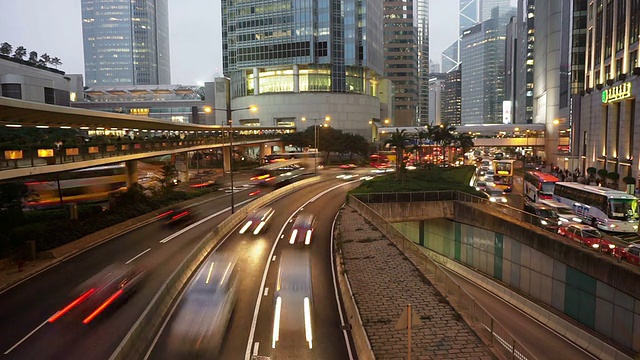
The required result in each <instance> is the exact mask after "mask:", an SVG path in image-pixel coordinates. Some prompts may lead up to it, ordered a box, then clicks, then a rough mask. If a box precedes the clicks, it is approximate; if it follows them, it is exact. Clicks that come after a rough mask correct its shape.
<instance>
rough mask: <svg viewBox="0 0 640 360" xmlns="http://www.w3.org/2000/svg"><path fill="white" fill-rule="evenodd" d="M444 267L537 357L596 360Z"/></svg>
mask: <svg viewBox="0 0 640 360" xmlns="http://www.w3.org/2000/svg"><path fill="white" fill-rule="evenodd" d="M444 270H445V271H446V272H447V273H448V274H449V275H450V276H452V278H453V279H454V280H455V281H456V282H457V283H458V284H459V285H460V286H461V287H462V288H463V289H464V290H466V291H467V292H468V293H469V294H470V295H471V296H472V297H473V298H474V299H475V300H476V302H478V304H480V305H481V306H482V307H484V308H485V310H487V312H488V313H489V314H491V316H493V318H494V319H496V321H497V322H498V323H500V325H501V326H502V327H503V328H505V329H506V330H507V331H509V332H510V333H511V335H513V337H514V339H518V341H519V342H520V343H521V344H522V345H523V346H524V347H525V348H526V349H528V350H529V351H531V352H532V353H533V355H534V356H535V357H536V358H537V359H540V360H542V359H557V358H558V354H562V357H563V358H565V359H572V360H580V359H585V360H588V359H591V360H592V359H596V358H595V357H593V356H591V355H589V354H588V353H586V352H584V351H583V350H581V349H579V348H577V347H576V346H574V345H573V344H572V343H571V342H569V341H567V340H566V339H564V338H563V337H561V336H560V335H558V334H557V333H555V332H554V331H553V330H550V329H549V328H547V327H546V326H544V325H542V324H541V323H539V322H538V321H536V320H535V319H533V318H531V317H529V316H528V315H526V314H524V313H523V312H521V311H520V310H518V309H516V308H514V307H513V306H512V305H511V304H508V303H506V302H505V301H503V300H502V299H500V298H498V297H496V296H495V295H493V294H492V293H490V292H488V291H486V290H484V289H483V288H481V287H479V286H477V285H476V284H474V283H473V282H471V281H469V280H467V279H465V278H463V277H461V276H460V275H458V274H456V273H454V272H452V271H450V270H447V269H444ZM540 344H544V346H540Z"/></svg>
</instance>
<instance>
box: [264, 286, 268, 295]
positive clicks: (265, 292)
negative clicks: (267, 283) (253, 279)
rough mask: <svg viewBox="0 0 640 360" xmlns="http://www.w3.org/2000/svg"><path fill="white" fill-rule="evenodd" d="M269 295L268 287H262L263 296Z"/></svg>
mask: <svg viewBox="0 0 640 360" xmlns="http://www.w3.org/2000/svg"><path fill="white" fill-rule="evenodd" d="M267 295H269V288H264V296H267Z"/></svg>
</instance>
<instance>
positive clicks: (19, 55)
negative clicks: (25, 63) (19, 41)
mask: <svg viewBox="0 0 640 360" xmlns="http://www.w3.org/2000/svg"><path fill="white" fill-rule="evenodd" d="M25 56H27V49H26V48H25V47H24V46H18V47H17V48H16V51H15V52H14V53H13V57H14V58H16V59H20V60H24V57H25Z"/></svg>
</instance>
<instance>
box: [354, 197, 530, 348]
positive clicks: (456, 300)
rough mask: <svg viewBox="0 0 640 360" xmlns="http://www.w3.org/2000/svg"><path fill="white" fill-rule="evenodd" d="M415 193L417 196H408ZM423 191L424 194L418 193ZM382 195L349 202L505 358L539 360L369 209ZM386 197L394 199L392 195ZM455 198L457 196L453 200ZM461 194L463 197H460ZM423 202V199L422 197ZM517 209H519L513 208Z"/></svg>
mask: <svg viewBox="0 0 640 360" xmlns="http://www.w3.org/2000/svg"><path fill="white" fill-rule="evenodd" d="M407 194H414V196H411V195H407ZM417 194H423V195H417ZM370 195H382V194H356V195H350V197H349V205H351V206H352V207H353V208H354V209H356V210H357V211H358V212H359V213H360V214H361V215H362V216H364V217H365V218H366V219H367V220H369V221H371V222H372V223H373V224H375V226H376V227H377V228H378V229H379V230H380V231H381V232H382V233H383V234H384V235H385V236H386V237H387V238H389V239H390V240H391V241H392V242H393V243H394V244H396V246H397V247H398V248H399V249H400V250H401V251H402V252H403V253H404V254H405V255H406V256H407V257H408V258H409V259H410V260H411V261H412V262H413V263H414V265H415V266H416V267H418V268H419V269H420V271H421V272H422V273H423V274H425V275H426V276H427V277H428V278H429V280H431V281H432V283H433V284H434V285H436V286H437V287H438V289H440V291H443V292H444V293H445V294H446V295H447V298H448V299H449V300H450V301H451V302H452V303H453V304H454V307H455V309H456V311H458V312H460V313H461V314H462V315H463V316H464V317H465V319H467V321H468V322H470V325H471V326H473V327H474V328H475V330H476V332H477V333H478V334H479V335H480V336H481V337H483V338H484V339H485V340H486V341H487V342H488V343H489V344H490V345H491V346H494V347H495V349H496V350H498V351H499V352H500V353H501V354H502V355H503V357H504V358H505V359H518V360H536V357H535V356H534V355H533V354H532V353H531V352H530V351H528V350H527V349H526V348H525V347H524V345H522V343H521V342H520V341H518V339H516V338H515V337H514V336H513V335H512V334H511V333H510V332H509V331H508V330H507V329H506V328H505V327H504V326H502V324H500V322H498V321H497V320H496V319H495V318H494V317H493V316H491V314H490V313H489V312H488V311H487V310H486V309H485V308H484V307H482V305H480V304H478V303H477V302H476V301H475V299H474V298H473V297H472V296H471V295H470V294H469V293H468V292H467V291H466V290H464V289H463V288H462V287H461V286H460V285H459V284H458V283H457V282H456V281H455V280H454V279H453V278H452V277H450V276H449V274H448V273H447V272H446V271H445V270H444V269H443V268H442V267H441V266H440V265H439V264H437V263H436V262H434V261H433V260H431V258H429V257H428V256H427V255H426V254H425V253H423V252H422V250H421V249H420V246H419V245H417V244H415V243H414V242H412V241H410V240H407V239H406V238H405V236H404V235H403V234H402V233H401V232H400V231H399V230H397V229H396V228H395V227H393V225H392V224H391V223H389V222H388V221H387V220H385V219H384V218H382V217H381V216H380V215H379V214H378V213H377V212H376V211H375V210H373V209H372V208H370V207H369V206H368V205H367V204H366V203H365V202H364V201H361V200H360V199H365V200H368V201H370V202H373V201H371V200H373V199H375V198H376V197H375V196H370ZM384 195H389V196H388V197H387V199H393V198H394V197H393V196H392V195H393V194H384ZM398 195H399V196H397V197H395V199H398V200H400V199H406V198H407V196H408V197H409V198H410V199H413V201H419V200H417V199H419V198H420V197H421V196H422V197H423V198H429V199H432V200H433V199H435V200H439V199H442V200H445V199H446V200H462V201H471V202H482V201H484V199H481V198H478V197H475V196H472V195H468V197H467V196H466V195H467V194H463V193H460V192H455V191H434V192H423V193H399V194H398ZM452 195H455V196H453V197H456V199H452V198H451V197H452ZM457 197H460V198H461V199H458V198H457ZM421 201H424V200H421ZM487 202H488V201H487ZM513 210H516V209H513Z"/></svg>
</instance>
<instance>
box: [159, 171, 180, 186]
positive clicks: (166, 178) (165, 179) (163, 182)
mask: <svg viewBox="0 0 640 360" xmlns="http://www.w3.org/2000/svg"><path fill="white" fill-rule="evenodd" d="M177 174H178V172H177V171H176V167H175V165H173V164H164V165H162V167H161V168H160V177H161V178H160V180H159V181H160V186H161V187H162V190H164V191H171V190H172V189H173V185H174V179H175V178H176V175H177Z"/></svg>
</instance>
